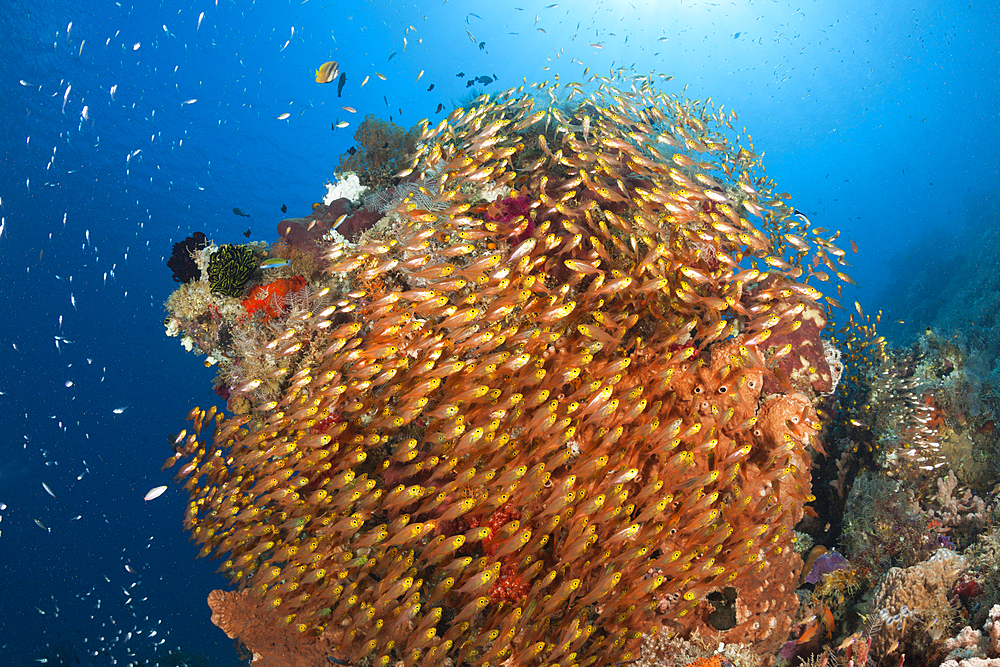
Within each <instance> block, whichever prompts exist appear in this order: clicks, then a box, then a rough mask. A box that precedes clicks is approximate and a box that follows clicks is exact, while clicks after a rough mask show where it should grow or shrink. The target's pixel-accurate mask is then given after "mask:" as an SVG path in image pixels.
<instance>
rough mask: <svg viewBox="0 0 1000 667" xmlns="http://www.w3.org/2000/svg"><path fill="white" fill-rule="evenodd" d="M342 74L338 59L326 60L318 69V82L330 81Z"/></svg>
mask: <svg viewBox="0 0 1000 667" xmlns="http://www.w3.org/2000/svg"><path fill="white" fill-rule="evenodd" d="M338 74H340V67H339V66H338V65H337V63H336V61H333V60H331V61H329V62H325V63H323V64H322V65H320V66H319V69H318V70H316V83H330V82H331V81H333V80H334V79H336V78H337V75H338Z"/></svg>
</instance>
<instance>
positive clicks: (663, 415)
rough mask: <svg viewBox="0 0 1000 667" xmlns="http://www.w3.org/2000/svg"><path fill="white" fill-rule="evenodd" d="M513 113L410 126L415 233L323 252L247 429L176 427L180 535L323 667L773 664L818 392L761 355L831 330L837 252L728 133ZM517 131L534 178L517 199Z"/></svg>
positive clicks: (714, 124)
mask: <svg viewBox="0 0 1000 667" xmlns="http://www.w3.org/2000/svg"><path fill="white" fill-rule="evenodd" d="M577 94H578V92H576V90H575V89H574V90H573V93H572V95H577ZM605 95H610V97H608V98H607V99H605V97H604V96H605ZM533 106H534V101H533V98H531V97H530V96H518V94H517V93H516V92H515V91H507V92H506V93H504V94H502V95H501V96H500V97H499V98H497V99H496V100H492V101H491V100H489V99H488V98H484V99H483V100H482V101H481V103H480V104H478V105H477V106H476V107H475V108H474V109H472V110H470V111H468V112H466V111H463V110H457V111H456V112H455V113H453V114H452V115H451V116H450V117H449V119H447V120H446V121H444V122H442V124H440V125H439V126H438V127H437V128H433V129H432V128H430V127H429V126H428V125H427V124H426V123H424V124H423V125H422V127H421V132H420V136H419V142H420V143H419V147H418V148H417V149H416V151H415V154H414V156H413V157H412V158H411V159H410V161H409V163H408V164H405V165H398V164H397V166H401V167H404V168H403V170H402V171H403V172H404V173H403V174H402V175H406V174H405V172H407V171H409V172H410V175H412V176H413V177H414V178H416V179H417V180H416V182H418V183H419V182H426V181H427V179H436V180H435V182H436V183H438V184H439V187H437V188H434V189H433V190H431V189H429V188H425V189H426V191H427V192H424V191H421V192H422V193H423V194H425V196H431V197H432V198H433V200H434V202H433V203H434V206H433V207H431V206H428V207H426V208H417V206H416V204H415V202H414V201H411V200H405V199H404V200H403V201H401V202H400V203H399V204H398V205H397V208H396V210H394V211H392V212H391V213H392V214H393V215H392V216H390V218H389V220H390V222H388V223H386V225H385V226H382V225H381V224H380V225H379V226H376V227H375V228H373V229H372V230H369V231H368V232H366V234H365V235H364V236H363V237H362V239H361V241H360V245H358V246H357V247H354V246H349V245H347V244H345V243H340V244H331V245H330V246H329V247H328V248H327V251H326V258H327V259H328V261H329V262H331V266H330V269H329V270H330V272H331V274H333V275H334V276H336V277H337V279H338V280H340V281H341V282H340V283H337V285H338V289H337V292H336V293H335V294H331V295H330V298H331V304H332V305H331V306H330V307H329V308H327V309H324V310H323V311H320V312H318V313H315V314H313V313H310V314H308V315H303V316H302V317H301V319H298V318H296V317H294V316H290V317H289V320H295V321H296V325H297V326H301V327H302V329H303V330H307V331H308V332H309V338H308V340H307V341H303V340H302V339H301V338H300V337H299V336H298V335H297V334H296V332H294V331H293V332H292V333H291V334H289V338H288V339H287V340H285V339H279V340H280V341H281V342H279V343H276V345H275V347H274V348H273V353H274V354H275V356H276V357H280V356H281V355H282V354H283V353H284V351H287V350H290V349H291V350H293V352H294V353H295V354H296V355H301V357H298V358H299V359H300V361H299V362H298V365H297V367H296V369H295V370H294V371H293V369H292V367H291V366H288V367H287V370H288V373H287V374H285V375H283V376H282V379H281V381H280V391H279V392H278V393H277V394H276V395H275V396H274V398H273V399H270V400H265V399H264V398H263V397H260V396H257V395H255V394H254V393H253V392H255V391H257V390H258V389H259V387H260V386H261V383H262V382H264V381H265V380H266V378H263V377H253V376H244V380H245V382H244V384H243V386H242V387H241V388H240V389H239V390H238V392H237V393H240V392H244V393H245V394H246V395H247V396H249V397H251V398H253V404H252V406H251V411H250V412H249V413H248V414H245V415H240V416H235V417H230V418H229V419H227V420H213V419H212V416H213V415H212V413H211V411H210V412H205V411H201V410H198V409H195V410H194V411H192V413H191V415H190V418H191V419H192V421H193V425H192V429H191V432H190V434H187V433H185V434H182V436H180V437H178V438H177V440H176V455H175V457H174V458H173V459H172V462H174V463H177V462H181V461H183V464H182V466H181V470H180V473H179V476H180V477H181V478H183V479H185V482H184V483H185V485H186V487H187V488H188V489H189V490H190V492H191V504H190V505H189V508H188V512H187V515H186V518H185V525H186V527H187V528H188V529H190V530H191V532H192V535H193V537H194V538H195V539H196V540H197V541H198V542H199V543H200V544H202V545H203V551H202V554H203V555H208V554H210V553H214V554H215V555H217V556H219V557H221V558H223V559H224V562H223V564H222V568H221V569H222V571H224V572H225V573H226V574H227V576H228V577H229V578H230V579H231V581H233V582H234V583H236V584H237V585H239V586H240V587H241V588H242V589H243V591H244V592H243V593H242V594H241V600H238V601H233V600H232V599H229V602H228V603H227V602H225V600H223V601H222V602H221V604H223V606H225V605H226V604H229V603H231V604H251V602H250V601H256V603H257V604H258V605H259V607H260V610H261V611H260V613H262V614H267V615H269V616H271V617H272V618H273V619H274V621H275V623H278V624H284V625H286V626H288V627H290V628H293V629H294V630H295V631H296V632H297V633H299V637H300V642H301V643H302V646H303V650H304V651H308V652H312V651H314V650H315V649H316V647H318V646H322V647H327V646H329V649H330V653H329V654H328V655H329V656H330V657H333V658H335V659H337V660H344V661H351V662H354V661H358V660H361V659H367V660H371V661H372V663H373V664H377V665H388V664H390V663H395V662H398V661H401V662H402V663H403V664H407V665H415V664H421V665H433V664H446V663H448V662H451V663H453V664H463V663H470V664H471V663H475V664H479V665H486V664H491V665H492V664H498V663H500V662H502V661H508V662H509V663H510V664H517V665H530V664H537V663H540V662H545V663H553V664H556V663H560V662H565V663H570V662H579V663H581V664H585V663H595V662H596V663H597V664H610V663H612V662H614V663H617V662H627V661H630V660H633V659H634V658H635V657H636V656H637V655H638V652H637V651H638V645H639V640H640V637H641V636H642V634H643V633H644V632H648V631H650V630H651V629H652V628H653V627H656V626H658V625H662V624H664V623H666V624H671V625H673V626H674V627H675V628H677V629H678V630H679V631H681V632H684V633H689V634H690V633H696V632H701V633H709V632H711V633H713V636H715V637H719V638H729V637H731V638H734V639H736V638H738V639H739V640H744V639H745V640H746V641H747V642H748V643H749V644H751V645H752V646H753V648H754V649H756V650H760V651H766V650H769V649H771V648H774V647H776V646H778V645H780V643H781V642H783V641H784V639H785V638H786V637H787V634H788V630H789V627H790V623H791V620H790V619H791V617H792V615H793V612H794V610H795V608H796V606H797V604H798V600H797V597H796V595H795V590H794V589H795V583H796V581H797V580H798V576H799V571H800V569H801V567H802V561H801V559H800V558H799V556H798V555H797V554H796V553H795V551H794V549H793V548H792V540H793V536H794V533H793V530H792V527H793V526H794V524H795V523H796V522H797V521H798V520H799V519H801V518H802V516H803V511H804V504H805V503H806V502H808V501H809V500H810V499H811V498H812V496H811V495H810V465H811V459H812V452H811V450H812V449H814V448H815V449H821V448H820V446H819V443H818V441H817V439H816V436H817V432H818V430H819V428H820V425H819V421H818V418H817V415H816V413H815V411H814V410H813V407H812V400H813V398H814V396H813V394H812V392H813V389H812V386H811V385H810V384H809V382H808V381H806V382H804V383H803V384H802V385H801V387H800V389H801V391H796V390H794V389H793V388H792V386H791V385H789V384H788V377H787V374H783V373H780V372H777V371H776V370H775V368H776V366H777V365H778V364H779V363H780V362H781V360H782V359H783V358H784V357H786V356H789V355H791V354H794V353H795V352H796V351H797V345H799V344H802V345H805V343H806V342H808V347H809V348H810V350H819V354H820V355H822V343H821V341H820V340H819V338H818V336H817V337H812V338H808V339H797V340H798V341H799V342H796V339H789V341H788V342H787V343H783V345H782V346H781V347H778V348H774V347H772V346H770V345H769V344H768V338H769V337H770V336H771V333H772V330H773V332H774V333H775V335H778V334H779V333H792V332H793V331H795V330H797V329H799V328H800V327H802V328H803V329H805V330H806V331H814V332H815V331H817V330H818V329H816V328H814V327H808V328H806V327H803V325H802V324H800V323H799V322H800V320H799V319H798V318H799V316H800V315H802V314H803V313H806V312H808V313H809V317H810V318H814V323H815V324H816V327H818V328H819V329H821V328H822V326H823V325H822V324H821V323H819V319H821V318H822V313H819V312H818V310H817V309H814V308H812V306H811V304H812V303H813V302H814V301H815V300H816V299H818V298H819V297H820V294H819V292H818V291H817V290H816V289H815V288H813V287H811V286H809V285H807V284H804V283H801V282H798V280H797V276H800V275H801V274H802V271H801V266H799V265H800V264H802V263H803V262H806V261H808V255H809V252H810V248H815V247H822V248H823V250H824V252H829V253H830V254H831V256H835V257H840V256H842V254H843V253H842V252H840V251H839V250H837V249H836V247H835V246H834V245H833V244H832V241H831V240H830V239H824V238H822V237H819V236H818V235H815V234H813V233H810V231H809V230H808V228H807V227H805V226H804V224H805V223H803V222H802V221H801V220H800V219H799V218H797V217H795V216H794V215H792V209H791V208H790V207H788V206H787V205H785V204H784V203H783V202H782V198H781V197H775V196H774V195H773V194H772V192H771V189H772V186H771V184H770V183H769V181H767V179H766V178H765V177H764V176H763V175H762V174H760V172H759V171H758V166H759V158H757V157H756V155H754V154H753V152H752V149H751V148H748V147H738V146H731V145H730V143H729V141H730V140H729V138H727V136H726V135H725V133H724V132H725V127H726V126H727V125H728V123H729V122H730V118H729V117H727V116H725V115H724V114H721V112H716V111H715V110H714V109H710V108H708V107H705V106H703V105H699V104H694V103H691V102H689V101H686V100H679V99H675V98H671V97H668V96H666V95H662V94H658V93H656V92H655V91H654V90H653V88H652V86H651V85H650V84H649V83H647V84H646V85H640V86H639V87H638V88H637V89H636V90H635V91H634V92H625V91H611V89H610V88H609V87H607V86H602V87H601V90H600V91H599V92H595V97H593V98H592V99H591V100H589V101H587V102H586V103H583V104H579V105H578V106H577V107H576V108H575V110H574V111H572V112H566V111H563V110H561V109H559V108H558V107H555V106H553V107H549V108H547V109H541V110H538V111H536V110H534V108H533ZM567 113H571V114H572V115H571V116H566V114H567ZM546 119H548V120H549V121H554V122H553V123H552V125H553V126H555V125H556V124H558V127H559V130H558V133H559V134H560V135H561V136H550V135H547V134H545V133H536V132H537V129H533V128H537V127H540V126H541V125H542V124H543V121H545V120H546ZM359 132H360V131H359ZM528 132H531V136H532V137H533V140H534V141H536V142H537V143H538V144H539V146H540V148H541V151H542V155H543V157H542V158H539V159H537V160H536V164H533V165H529V166H530V168H526V169H524V170H523V174H521V175H518V173H517V172H515V171H513V170H512V169H511V160H512V159H514V158H513V156H514V155H515V153H517V151H518V150H519V149H518V147H519V146H522V145H523V144H522V141H523V140H524V137H525V133H528ZM359 141H360V139H359ZM550 141H558V142H559V144H560V145H561V146H563V147H565V149H563V148H557V147H554V146H549V142H550ZM661 151H665V152H666V153H667V154H666V155H665V154H664V153H663V152H661ZM395 168H396V167H393V169H395ZM421 179H423V181H421ZM505 186H513V187H517V188H519V190H518V192H520V193H523V196H525V197H528V198H529V199H530V206H529V209H530V211H529V217H530V218H531V220H532V223H533V224H534V225H535V227H534V231H533V234H532V235H530V236H527V237H525V238H524V239H523V240H521V241H520V242H517V241H516V239H512V238H511V234H510V231H509V230H508V229H506V228H501V225H500V224H499V223H497V222H495V221H491V220H489V219H487V216H486V215H485V210H486V205H485V204H484V203H483V201H482V195H481V193H483V192H484V190H487V189H489V190H490V191H491V192H498V191H499V190H500V189H501V188H503V187H505ZM427 193H430V195H427ZM518 196H521V195H518ZM521 215H523V214H521ZM754 216H757V217H758V218H759V221H755V222H751V219H750V218H752V217H754ZM788 239H794V242H793V241H790V240H788ZM807 239H808V240H807ZM786 243H788V244H791V245H786ZM838 253H839V254H838ZM323 289H326V290H328V291H329V289H330V288H328V287H324V288H323ZM814 311H816V312H814ZM815 318H818V319H815ZM296 345H298V346H299V347H295V346H296ZM786 346H787V348H786ZM810 354H811V353H810ZM792 380H793V381H797V380H795V378H792ZM765 382H768V383H769V384H773V385H774V386H775V388H776V391H775V392H774V393H771V394H770V395H767V396H765V395H763V394H762V391H763V388H764V386H765ZM206 425H208V426H209V429H208V430H207V431H206V434H205V435H206V437H207V438H208V440H206V441H202V440H201V438H202V437H203V436H202V430H203V428H204V427H205V426H206ZM725 589H732V590H733V591H735V592H736V599H735V601H734V608H735V626H734V627H733V628H732V629H730V630H715V629H714V628H712V627H711V626H710V625H709V624H708V616H709V614H710V613H711V612H712V610H713V605H712V604H710V603H709V602H707V601H706V595H707V594H709V593H711V592H713V591H720V590H725ZM223 611H224V610H223ZM217 613H218V612H217ZM231 630H232V628H230V631H231ZM247 632H249V633H252V632H253V630H248V631H247ZM726 633H730V634H726ZM234 634H236V635H237V636H238V637H240V638H241V639H242V640H244V641H245V643H247V644H248V645H250V643H251V641H253V640H254V639H255V638H254V637H246V638H244V637H243V635H241V634H240V633H239V631H238V630H237V631H235V632H234ZM333 635H336V640H335V641H330V642H329V643H328V639H329V638H330V637H331V636H333ZM255 650H259V649H255ZM265 657H266V656H265Z"/></svg>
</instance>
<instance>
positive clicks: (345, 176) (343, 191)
mask: <svg viewBox="0 0 1000 667" xmlns="http://www.w3.org/2000/svg"><path fill="white" fill-rule="evenodd" d="M366 190H368V188H367V187H366V186H364V185H361V180H360V179H359V178H358V175H357V174H355V173H354V172H353V171H348V172H344V173H342V174H339V175H338V176H337V179H336V182H335V183H331V182H330V181H327V182H326V195H325V196H324V197H323V203H324V204H327V205H329V204H330V203H332V202H333V201H335V200H337V199H345V198H346V199H350V200H351V203H352V204H357V203H358V202H359V201H360V200H361V195H363V194H364V193H365V191H366Z"/></svg>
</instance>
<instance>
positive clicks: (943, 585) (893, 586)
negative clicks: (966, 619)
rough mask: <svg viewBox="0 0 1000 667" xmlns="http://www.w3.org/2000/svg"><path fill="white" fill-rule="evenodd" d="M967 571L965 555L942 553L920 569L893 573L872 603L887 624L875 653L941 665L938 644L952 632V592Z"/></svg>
mask: <svg viewBox="0 0 1000 667" xmlns="http://www.w3.org/2000/svg"><path fill="white" fill-rule="evenodd" d="M965 568H966V562H965V559H964V558H963V557H962V556H960V555H958V554H956V553H955V552H954V551H951V550H950V549H940V550H938V551H937V553H935V554H934V555H933V556H932V557H931V558H930V559H928V560H926V561H923V562H921V563H918V564H917V565H913V566H910V567H908V568H905V569H901V568H892V569H891V570H889V573H888V575H887V576H886V578H885V580H884V581H883V582H882V585H881V586H880V587H879V590H878V592H877V593H876V594H875V598H874V599H873V600H872V610H873V611H872V613H875V614H877V615H878V617H879V618H880V619H881V620H882V625H881V627H880V628H879V630H878V632H877V633H875V635H874V637H873V640H872V645H871V648H872V651H873V652H874V653H875V654H876V655H879V656H881V657H883V658H892V657H894V656H895V657H897V658H898V656H900V655H902V654H904V653H905V654H906V655H907V656H909V657H910V659H911V661H912V660H917V661H919V662H922V663H923V664H934V662H937V661H939V660H940V659H941V656H939V655H937V646H936V642H938V641H939V640H940V639H941V638H942V637H943V636H946V633H948V632H949V631H950V629H951V624H952V621H953V620H954V615H955V610H954V609H953V608H952V606H951V603H950V601H949V600H950V597H951V590H952V587H953V586H954V584H955V582H956V581H957V580H958V577H959V575H961V574H962V572H963V571H964V570H965Z"/></svg>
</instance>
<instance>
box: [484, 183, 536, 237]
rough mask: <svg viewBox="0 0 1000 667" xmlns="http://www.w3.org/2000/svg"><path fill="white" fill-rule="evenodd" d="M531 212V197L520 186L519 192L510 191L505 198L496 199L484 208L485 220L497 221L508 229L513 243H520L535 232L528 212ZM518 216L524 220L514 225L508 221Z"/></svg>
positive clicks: (533, 222) (533, 223)
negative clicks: (509, 194)
mask: <svg viewBox="0 0 1000 667" xmlns="http://www.w3.org/2000/svg"><path fill="white" fill-rule="evenodd" d="M530 212H531V198H530V197H529V196H528V193H527V192H526V191H525V190H524V188H521V190H520V191H519V192H516V193H512V194H511V196H510V197H507V198H506V199H497V200H496V201H494V202H493V203H492V204H490V205H489V207H488V208H487V209H486V220H487V221H489V222H499V223H500V224H502V225H504V226H505V227H507V228H508V229H510V235H511V236H513V237H514V242H515V243H520V242H521V241H523V240H525V239H526V238H528V237H530V236H531V235H532V234H534V233H535V221H534V220H533V219H532V218H531V216H529V215H528V214H529V213H530ZM519 216H523V218H524V220H523V221H522V222H520V223H519V224H518V225H517V226H516V227H515V226H512V225H511V224H510V223H511V222H513V221H514V220H516V219H517V218H518V217H519Z"/></svg>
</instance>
